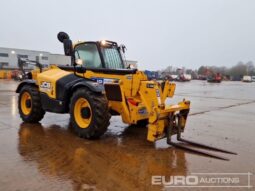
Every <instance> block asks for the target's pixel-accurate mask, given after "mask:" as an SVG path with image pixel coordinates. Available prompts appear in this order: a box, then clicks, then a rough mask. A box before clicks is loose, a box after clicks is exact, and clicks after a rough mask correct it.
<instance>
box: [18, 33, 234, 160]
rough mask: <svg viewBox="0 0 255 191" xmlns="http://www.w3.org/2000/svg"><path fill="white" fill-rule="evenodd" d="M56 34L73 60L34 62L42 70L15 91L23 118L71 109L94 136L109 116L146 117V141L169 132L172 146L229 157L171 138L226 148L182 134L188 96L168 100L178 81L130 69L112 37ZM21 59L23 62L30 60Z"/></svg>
mask: <svg viewBox="0 0 255 191" xmlns="http://www.w3.org/2000/svg"><path fill="white" fill-rule="evenodd" d="M58 39H59V41H60V42H62V43H63V45H64V52H65V55H67V56H70V57H71V64H70V66H55V65H52V66H50V67H48V68H42V67H41V65H40V63H38V62H36V61H33V62H34V63H35V65H36V66H38V67H39V69H36V70H33V71H32V72H30V73H28V74H26V78H27V79H26V80H23V81H22V82H21V83H20V84H19V86H18V88H17V90H16V92H17V93H19V101H18V102H19V103H18V106H19V113H20V117H21V118H22V119H23V121H25V122H30V123H35V122H39V121H40V120H41V119H42V118H43V116H44V114H45V112H54V113H70V116H71V124H72V127H73V128H74V132H75V133H76V134H77V135H78V136H80V137H83V138H88V139H95V138H98V137H100V136H102V135H103V134H104V133H105V132H106V130H107V127H108V126H109V120H110V117H111V115H120V116H121V118H122V121H123V122H124V123H127V124H130V125H131V124H137V123H139V122H142V121H143V122H144V121H147V123H148V124H147V127H148V133H147V140H148V141H151V142H155V141H156V140H159V139H162V138H165V137H167V143H168V144H170V145H173V146H176V147H179V148H183V149H188V150H189V151H192V152H197V153H200V154H203V155H207V156H213V157H215V158H220V159H225V158H223V157H220V156H217V155H213V154H210V153H208V152H204V151H198V150H195V149H191V148H190V147H186V146H184V145H183V144H177V143H175V142H172V141H171V136H172V135H174V134H177V140H178V141H182V142H186V143H189V144H192V145H195V146H200V147H204V148H208V149H214V150H217V151H222V152H228V151H225V150H222V149H217V148H214V147H210V146H206V145H202V144H199V143H195V142H191V141H188V140H185V139H183V138H181V132H183V131H184V128H185V124H186V120H187V117H188V114H189V110H190V101H188V100H183V101H181V102H179V103H178V104H171V105H166V104H165V101H166V99H167V98H171V97H173V95H174V91H175V84H174V83H170V82H169V81H164V82H162V83H159V82H157V81H149V80H148V78H147V76H146V75H145V74H144V72H142V71H139V70H137V69H127V68H126V67H125V63H124V62H125V60H124V59H123V54H124V52H125V46H124V45H121V46H118V44H117V43H116V42H112V41H108V40H103V41H97V42H92V41H86V42H80V41H79V42H77V43H74V44H73V43H72V41H71V40H70V38H69V36H68V35H67V34H66V33H64V32H60V33H59V34H58ZM19 62H20V64H21V65H22V63H25V62H30V61H29V60H22V59H19ZM228 153H231V152H228Z"/></svg>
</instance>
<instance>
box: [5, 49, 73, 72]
mask: <svg viewBox="0 0 255 191" xmlns="http://www.w3.org/2000/svg"><path fill="white" fill-rule="evenodd" d="M18 56H21V57H22V58H27V59H29V60H36V61H39V62H40V63H41V64H43V65H49V64H57V65H67V64H70V62H71V61H70V58H69V57H67V56H65V55H61V54H51V53H50V52H45V51H34V50H24V49H15V48H0V68H6V69H18ZM26 68H28V69H32V68H33V66H32V65H28V66H27V67H26Z"/></svg>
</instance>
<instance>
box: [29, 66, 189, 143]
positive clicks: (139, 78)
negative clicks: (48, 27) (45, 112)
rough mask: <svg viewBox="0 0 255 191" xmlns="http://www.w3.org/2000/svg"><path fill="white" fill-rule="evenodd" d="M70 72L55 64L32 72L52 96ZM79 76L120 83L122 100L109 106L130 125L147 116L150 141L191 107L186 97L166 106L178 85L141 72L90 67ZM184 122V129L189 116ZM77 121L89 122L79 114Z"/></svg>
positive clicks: (41, 90) (53, 96)
mask: <svg viewBox="0 0 255 191" xmlns="http://www.w3.org/2000/svg"><path fill="white" fill-rule="evenodd" d="M70 73H73V71H66V70H62V69H60V68H58V67H56V66H51V67H50V68H48V69H46V70H45V71H43V72H42V73H40V72H38V71H34V72H32V74H33V78H34V79H36V83H37V85H38V87H39V89H40V92H43V93H46V94H47V95H48V96H49V97H50V98H52V99H55V98H56V82H57V81H58V80H59V79H61V78H63V77H65V76H66V75H68V74H70ZM76 75H79V76H80V77H83V78H84V77H85V78H90V79H95V78H103V79H108V80H107V82H106V83H108V84H111V83H112V84H118V85H119V87H120V90H121V97H122V101H109V109H111V110H113V111H115V112H117V113H118V114H119V115H120V116H121V117H122V121H123V122H124V123H127V124H136V123H137V122H138V121H139V120H143V119H148V121H149V124H148V133H147V140H148V141H151V142H154V141H156V140H157V139H160V138H162V137H163V136H165V131H166V128H167V127H168V125H169V117H170V116H172V115H175V114H176V113H177V112H179V111H181V110H189V108H190V102H189V101H185V100H183V101H182V102H180V103H178V104H173V105H166V103H165V102H166V99H167V98H171V97H173V95H174V92H175V84H174V83H170V82H169V81H166V82H165V83H164V85H163V88H162V84H161V83H159V82H157V81H151V80H148V79H147V76H146V75H145V74H144V73H143V72H141V71H137V72H136V73H135V74H126V75H123V74H105V73H100V72H93V71H91V70H87V71H86V72H85V73H84V74H83V73H76ZM109 79H110V80H109ZM83 103H84V102H83ZM83 103H81V105H82V104H83ZM84 104H85V103H84ZM77 107H79V106H77ZM88 120H90V119H88ZM182 121H183V128H184V126H185V123H186V117H185V118H183V119H182ZM77 122H80V124H81V127H83V128H86V127H87V126H86V124H88V121H82V120H81V118H79V115H78V114H77Z"/></svg>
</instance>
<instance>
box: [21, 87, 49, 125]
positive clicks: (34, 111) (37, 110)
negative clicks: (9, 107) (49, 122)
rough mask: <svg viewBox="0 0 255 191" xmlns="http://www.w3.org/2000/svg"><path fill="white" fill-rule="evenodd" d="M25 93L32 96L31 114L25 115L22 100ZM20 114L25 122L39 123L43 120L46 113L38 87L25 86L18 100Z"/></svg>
mask: <svg viewBox="0 0 255 191" xmlns="http://www.w3.org/2000/svg"><path fill="white" fill-rule="evenodd" d="M24 93H28V94H29V95H30V96H31V112H30V113H29V114H25V113H24V112H23V111H22V106H21V98H22V95H23V94H24ZM18 107H19V114H20V117H21V119H22V120H23V121H24V122H29V123H37V122H39V121H41V120H42V118H43V116H44V114H45V111H44V110H43V108H42V104H41V99H40V93H39V90H38V88H37V87H36V86H33V85H24V86H23V87H22V89H21V90H20V93H19V99H18Z"/></svg>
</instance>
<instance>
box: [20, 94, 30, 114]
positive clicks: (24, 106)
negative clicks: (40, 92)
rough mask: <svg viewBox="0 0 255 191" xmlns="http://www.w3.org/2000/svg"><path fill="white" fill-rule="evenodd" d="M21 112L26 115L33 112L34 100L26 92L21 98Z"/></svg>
mask: <svg viewBox="0 0 255 191" xmlns="http://www.w3.org/2000/svg"><path fill="white" fill-rule="evenodd" d="M21 110H22V112H23V114H24V115H29V114H30V112H31V110H32V98H31V95H30V94H29V93H28V92H24V93H23V94H22V96H21Z"/></svg>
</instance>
